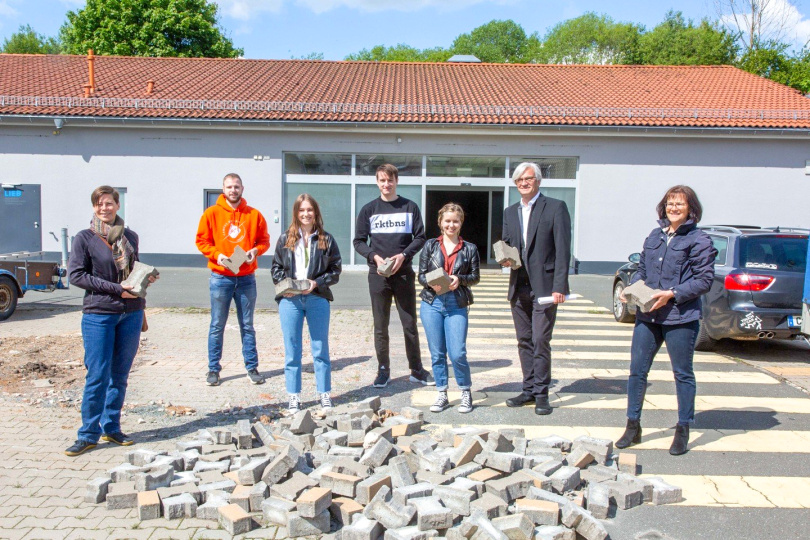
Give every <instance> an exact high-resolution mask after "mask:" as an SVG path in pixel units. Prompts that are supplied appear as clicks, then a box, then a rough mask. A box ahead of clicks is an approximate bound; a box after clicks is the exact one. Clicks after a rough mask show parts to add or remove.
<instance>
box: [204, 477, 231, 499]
mask: <svg viewBox="0 0 810 540" xmlns="http://www.w3.org/2000/svg"><path fill="white" fill-rule="evenodd" d="M197 488H198V489H199V490H200V493H201V494H202V499H203V502H205V501H206V500H208V493H209V492H211V491H226V492H228V493H232V492H233V490H234V489H236V482H234V481H233V480H228V479H224V480H220V481H219V482H211V483H209V484H200V485H199V486H197Z"/></svg>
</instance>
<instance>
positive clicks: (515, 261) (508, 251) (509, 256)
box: [492, 240, 521, 270]
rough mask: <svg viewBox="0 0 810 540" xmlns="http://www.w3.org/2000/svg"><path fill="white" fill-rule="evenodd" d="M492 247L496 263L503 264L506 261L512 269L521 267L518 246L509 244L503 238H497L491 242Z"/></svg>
mask: <svg viewBox="0 0 810 540" xmlns="http://www.w3.org/2000/svg"><path fill="white" fill-rule="evenodd" d="M492 249H493V251H494V253H495V260H496V261H498V264H503V263H505V262H507V261H508V262H509V263H510V268H512V269H513V270H516V269H518V268H520V267H521V262H520V250H518V248H516V247H512V246H510V245H509V244H507V243H506V242H504V241H503V240H498V241H497V242H495V243H494V244H492Z"/></svg>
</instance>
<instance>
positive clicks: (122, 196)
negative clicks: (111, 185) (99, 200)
mask: <svg viewBox="0 0 810 540" xmlns="http://www.w3.org/2000/svg"><path fill="white" fill-rule="evenodd" d="M115 190H116V191H118V204H119V205H121V208H119V209H118V212H117V213H118V216H119V217H120V218H121V219H123V220H124V222H126V221H127V188H125V187H117V188H115Z"/></svg>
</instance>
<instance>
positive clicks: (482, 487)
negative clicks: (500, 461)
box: [450, 478, 487, 497]
mask: <svg viewBox="0 0 810 540" xmlns="http://www.w3.org/2000/svg"><path fill="white" fill-rule="evenodd" d="M450 487H452V488H456V489H466V490H468V491H472V492H473V493H475V496H476V497H481V496H482V495H483V494H484V493H485V492H486V490H487V487H486V484H484V483H483V482H476V481H475V480H470V479H469V478H456V479H455V480H453V482H452V483H451V484H450Z"/></svg>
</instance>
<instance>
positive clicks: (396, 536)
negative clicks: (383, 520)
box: [384, 525, 439, 540]
mask: <svg viewBox="0 0 810 540" xmlns="http://www.w3.org/2000/svg"><path fill="white" fill-rule="evenodd" d="M437 536H439V531H437V530H435V529H431V530H429V531H420V530H419V527H417V526H416V525H411V526H410V527H402V528H400V529H388V530H386V531H385V536H384V540H428V539H429V538H435V537H437Z"/></svg>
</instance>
